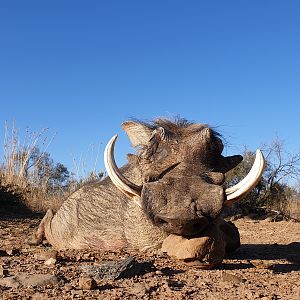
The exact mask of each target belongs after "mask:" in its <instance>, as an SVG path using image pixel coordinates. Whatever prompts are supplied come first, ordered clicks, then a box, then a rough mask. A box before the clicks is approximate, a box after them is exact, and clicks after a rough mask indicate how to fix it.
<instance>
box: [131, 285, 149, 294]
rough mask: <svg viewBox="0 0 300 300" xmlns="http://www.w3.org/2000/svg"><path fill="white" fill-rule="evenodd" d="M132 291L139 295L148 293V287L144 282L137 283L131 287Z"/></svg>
mask: <svg viewBox="0 0 300 300" xmlns="http://www.w3.org/2000/svg"><path fill="white" fill-rule="evenodd" d="M131 293H133V294H134V295H138V296H139V297H141V296H143V295H145V294H146V293H147V288H146V286H145V284H144V283H139V282H138V283H135V284H134V285H133V286H132V288H131Z"/></svg>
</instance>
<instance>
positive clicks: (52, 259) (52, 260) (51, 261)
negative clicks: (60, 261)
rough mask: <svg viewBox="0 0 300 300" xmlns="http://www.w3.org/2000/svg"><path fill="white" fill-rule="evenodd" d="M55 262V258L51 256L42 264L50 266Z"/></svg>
mask: <svg viewBox="0 0 300 300" xmlns="http://www.w3.org/2000/svg"><path fill="white" fill-rule="evenodd" d="M55 263H56V259H55V258H53V257H50V258H49V259H48V260H46V261H45V262H44V264H45V265H46V266H52V265H55Z"/></svg>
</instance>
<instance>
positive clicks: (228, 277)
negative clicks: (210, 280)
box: [222, 272, 246, 283]
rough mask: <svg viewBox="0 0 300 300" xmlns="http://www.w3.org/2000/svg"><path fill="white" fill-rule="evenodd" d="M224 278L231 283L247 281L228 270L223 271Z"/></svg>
mask: <svg viewBox="0 0 300 300" xmlns="http://www.w3.org/2000/svg"><path fill="white" fill-rule="evenodd" d="M222 279H223V281H229V282H231V283H242V282H245V281H246V280H245V279H243V278H241V277H240V276H237V275H233V274H230V273H227V272H223V273H222Z"/></svg>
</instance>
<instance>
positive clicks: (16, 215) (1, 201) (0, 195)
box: [0, 189, 44, 220]
mask: <svg viewBox="0 0 300 300" xmlns="http://www.w3.org/2000/svg"><path fill="white" fill-rule="evenodd" d="M43 215H44V214H43V213H37V212H33V211H32V210H30V209H29V208H28V207H27V206H26V205H25V204H24V203H23V201H22V198H21V196H19V195H17V194H16V195H13V194H11V193H9V192H6V191H4V190H1V189H0V220H12V219H24V218H29V219H36V218H41V217H42V216H43Z"/></svg>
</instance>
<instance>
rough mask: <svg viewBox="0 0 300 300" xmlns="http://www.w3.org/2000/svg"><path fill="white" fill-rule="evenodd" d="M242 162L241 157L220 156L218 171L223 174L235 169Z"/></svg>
mask: <svg viewBox="0 0 300 300" xmlns="http://www.w3.org/2000/svg"><path fill="white" fill-rule="evenodd" d="M242 160H243V156H241V155H233V156H226V157H224V156H222V155H221V157H220V158H219V161H218V167H217V169H218V171H219V172H222V173H223V174H225V173H227V172H228V171H230V170H232V169H233V168H235V167H236V166H237V165H238V164H239V163H240V162H241V161H242Z"/></svg>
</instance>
